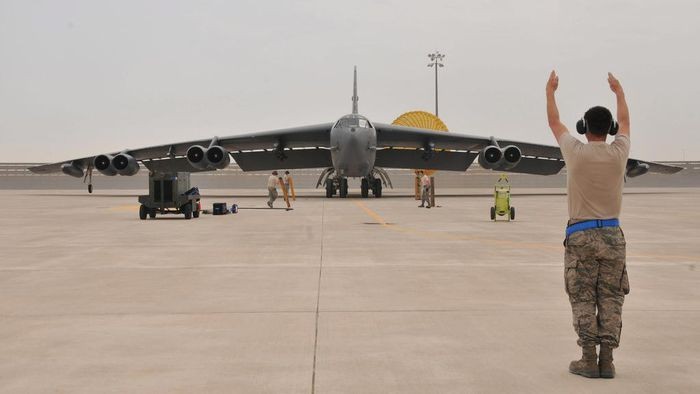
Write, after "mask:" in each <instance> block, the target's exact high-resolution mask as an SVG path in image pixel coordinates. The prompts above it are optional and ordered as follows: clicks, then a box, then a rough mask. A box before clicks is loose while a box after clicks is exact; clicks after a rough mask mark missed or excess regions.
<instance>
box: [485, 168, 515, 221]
mask: <svg viewBox="0 0 700 394" xmlns="http://www.w3.org/2000/svg"><path fill="white" fill-rule="evenodd" d="M493 197H494V205H493V206H492V207H491V220H493V221H496V217H497V216H505V217H506V219H508V221H509V222H510V221H511V220H515V207H513V206H511V205H510V184H509V182H508V177H506V176H505V174H503V175H501V177H500V178H498V181H497V182H496V185H495V186H494V188H493Z"/></svg>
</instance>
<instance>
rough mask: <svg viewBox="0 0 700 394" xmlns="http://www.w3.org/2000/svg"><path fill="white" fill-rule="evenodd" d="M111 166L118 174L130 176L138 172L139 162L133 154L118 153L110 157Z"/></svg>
mask: <svg viewBox="0 0 700 394" xmlns="http://www.w3.org/2000/svg"><path fill="white" fill-rule="evenodd" d="M112 167H114V168H115V169H116V170H117V173H118V174H119V175H126V176H131V175H134V174H136V173H137V172H139V169H140V167H139V162H138V161H136V159H134V157H133V156H131V155H127V154H126V153H120V154H118V155H116V156H114V158H112Z"/></svg>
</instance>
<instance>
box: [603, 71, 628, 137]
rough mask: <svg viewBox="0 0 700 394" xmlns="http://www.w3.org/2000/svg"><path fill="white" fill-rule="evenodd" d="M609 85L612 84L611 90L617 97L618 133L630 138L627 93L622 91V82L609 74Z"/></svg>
mask: <svg viewBox="0 0 700 394" xmlns="http://www.w3.org/2000/svg"><path fill="white" fill-rule="evenodd" d="M608 83H609V84H610V90H612V91H613V93H615V97H617V123H618V124H619V125H620V129H619V130H618V133H620V134H623V135H626V136H627V137H629V136H630V110H629V108H627V100H626V99H625V91H624V90H622V85H620V81H618V80H617V78H615V76H614V75H612V74H611V73H608Z"/></svg>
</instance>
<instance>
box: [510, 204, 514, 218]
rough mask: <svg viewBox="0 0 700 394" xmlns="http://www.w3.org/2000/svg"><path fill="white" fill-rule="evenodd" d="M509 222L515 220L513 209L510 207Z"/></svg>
mask: <svg viewBox="0 0 700 394" xmlns="http://www.w3.org/2000/svg"><path fill="white" fill-rule="evenodd" d="M510 220H515V207H510Z"/></svg>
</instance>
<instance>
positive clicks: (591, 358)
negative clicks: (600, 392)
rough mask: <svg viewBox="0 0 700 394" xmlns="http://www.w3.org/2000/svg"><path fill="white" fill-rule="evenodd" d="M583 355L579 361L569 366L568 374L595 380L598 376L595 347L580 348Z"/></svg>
mask: <svg viewBox="0 0 700 394" xmlns="http://www.w3.org/2000/svg"><path fill="white" fill-rule="evenodd" d="M582 351H583V354H582V356H581V359H580V360H576V361H572V362H571V364H569V372H571V373H574V374H576V375H581V376H585V377H587V378H597V377H599V376H600V371H599V370H598V360H597V357H596V354H595V346H587V347H584V348H582Z"/></svg>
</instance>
